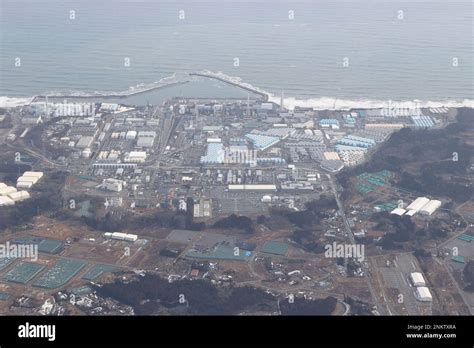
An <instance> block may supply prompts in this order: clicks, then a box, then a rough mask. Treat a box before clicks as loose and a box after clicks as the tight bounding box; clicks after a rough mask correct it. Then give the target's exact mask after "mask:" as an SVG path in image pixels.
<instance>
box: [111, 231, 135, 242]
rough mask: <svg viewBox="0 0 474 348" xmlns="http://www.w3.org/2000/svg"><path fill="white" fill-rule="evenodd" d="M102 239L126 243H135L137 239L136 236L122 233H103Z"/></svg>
mask: <svg viewBox="0 0 474 348" xmlns="http://www.w3.org/2000/svg"><path fill="white" fill-rule="evenodd" d="M104 237H106V238H111V239H116V240H124V241H127V242H135V241H136V240H137V239H138V236H137V235H136V234H130V233H122V232H106V233H104Z"/></svg>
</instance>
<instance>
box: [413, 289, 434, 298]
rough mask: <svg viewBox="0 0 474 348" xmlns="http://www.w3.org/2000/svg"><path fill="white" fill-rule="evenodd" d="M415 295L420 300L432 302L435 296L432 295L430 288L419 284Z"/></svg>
mask: <svg viewBox="0 0 474 348" xmlns="http://www.w3.org/2000/svg"><path fill="white" fill-rule="evenodd" d="M415 297H416V298H417V300H418V301H422V302H431V301H433V297H432V296H431V292H430V290H429V289H428V288H427V287H426V286H419V287H417V288H416V289H415Z"/></svg>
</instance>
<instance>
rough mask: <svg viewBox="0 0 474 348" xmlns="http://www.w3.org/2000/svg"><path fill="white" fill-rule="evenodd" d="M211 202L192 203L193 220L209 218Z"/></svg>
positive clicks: (207, 200)
mask: <svg viewBox="0 0 474 348" xmlns="http://www.w3.org/2000/svg"><path fill="white" fill-rule="evenodd" d="M211 213H212V209H211V200H210V199H200V200H199V201H197V202H194V207H193V216H194V217H195V218H201V217H211Z"/></svg>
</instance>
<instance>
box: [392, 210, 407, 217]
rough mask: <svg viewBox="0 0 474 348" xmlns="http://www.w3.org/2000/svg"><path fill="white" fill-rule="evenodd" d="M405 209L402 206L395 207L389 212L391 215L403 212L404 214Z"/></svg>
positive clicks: (400, 214) (399, 214)
mask: <svg viewBox="0 0 474 348" xmlns="http://www.w3.org/2000/svg"><path fill="white" fill-rule="evenodd" d="M406 212H407V211H406V210H405V209H403V208H395V209H393V210H392V211H391V212H390V214H392V215H398V216H402V215H403V214H405V213H406Z"/></svg>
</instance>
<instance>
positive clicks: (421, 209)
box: [407, 197, 441, 216]
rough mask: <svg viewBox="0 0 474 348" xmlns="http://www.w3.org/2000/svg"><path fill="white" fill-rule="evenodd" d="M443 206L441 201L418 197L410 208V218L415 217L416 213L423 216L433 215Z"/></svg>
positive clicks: (408, 208)
mask: <svg viewBox="0 0 474 348" xmlns="http://www.w3.org/2000/svg"><path fill="white" fill-rule="evenodd" d="M440 206H441V201H438V200H436V199H433V200H430V199H428V198H426V197H418V198H417V199H415V200H414V201H413V202H412V203H411V204H410V205H409V206H408V207H407V210H408V213H407V215H408V216H413V215H415V214H416V213H420V214H422V215H432V214H433V213H434V212H435V211H436V210H437V209H438V208H439V207H440Z"/></svg>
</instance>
